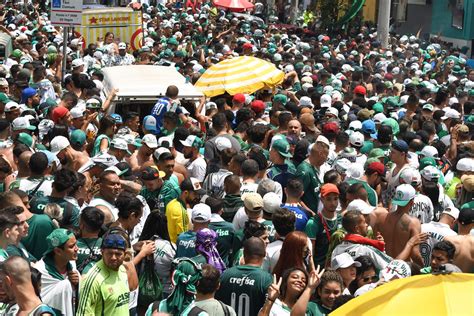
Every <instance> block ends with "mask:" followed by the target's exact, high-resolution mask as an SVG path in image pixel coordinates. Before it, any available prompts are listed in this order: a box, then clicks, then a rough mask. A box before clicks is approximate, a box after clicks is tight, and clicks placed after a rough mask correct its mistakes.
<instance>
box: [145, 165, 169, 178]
mask: <svg viewBox="0 0 474 316" xmlns="http://www.w3.org/2000/svg"><path fill="white" fill-rule="evenodd" d="M165 176H166V173H164V172H163V171H160V170H158V169H157V168H155V167H146V168H145V169H143V171H142V173H141V174H140V177H141V179H142V180H145V181H150V180H156V179H159V178H164V177H165Z"/></svg>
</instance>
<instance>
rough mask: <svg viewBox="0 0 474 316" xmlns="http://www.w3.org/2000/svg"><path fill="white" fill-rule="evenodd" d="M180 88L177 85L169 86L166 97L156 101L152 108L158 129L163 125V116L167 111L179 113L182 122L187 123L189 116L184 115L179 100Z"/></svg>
mask: <svg viewBox="0 0 474 316" xmlns="http://www.w3.org/2000/svg"><path fill="white" fill-rule="evenodd" d="M178 94H179V89H178V87H176V86H168V88H167V89H166V94H165V96H164V97H162V98H159V99H158V101H156V104H155V106H154V107H153V109H152V110H151V115H152V116H153V117H154V118H155V119H156V130H157V131H159V130H160V129H161V127H162V126H163V117H164V115H165V113H166V112H175V113H176V114H178V116H179V118H180V119H181V122H182V123H183V124H185V123H186V121H187V120H188V118H187V117H186V115H184V112H183V108H182V107H181V105H180V103H179V101H178Z"/></svg>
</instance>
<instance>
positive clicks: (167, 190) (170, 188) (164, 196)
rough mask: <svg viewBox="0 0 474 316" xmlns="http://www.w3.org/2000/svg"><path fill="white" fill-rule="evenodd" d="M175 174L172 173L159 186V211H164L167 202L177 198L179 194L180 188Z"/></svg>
mask: <svg viewBox="0 0 474 316" xmlns="http://www.w3.org/2000/svg"><path fill="white" fill-rule="evenodd" d="M175 178H176V176H175V175H172V176H171V177H170V178H169V179H168V180H165V182H163V186H162V187H161V190H160V194H159V196H158V201H159V203H158V206H157V208H159V209H160V212H161V213H163V214H164V213H165V210H166V206H167V205H168V203H169V202H171V201H172V200H174V199H177V198H178V197H179V196H180V195H181V189H180V188H179V184H178V179H177V178H176V180H175ZM152 210H153V209H152Z"/></svg>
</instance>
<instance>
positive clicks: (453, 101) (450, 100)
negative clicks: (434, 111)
mask: <svg viewBox="0 0 474 316" xmlns="http://www.w3.org/2000/svg"><path fill="white" fill-rule="evenodd" d="M454 103H459V100H458V98H456V97H452V98H449V105H453V104H454Z"/></svg>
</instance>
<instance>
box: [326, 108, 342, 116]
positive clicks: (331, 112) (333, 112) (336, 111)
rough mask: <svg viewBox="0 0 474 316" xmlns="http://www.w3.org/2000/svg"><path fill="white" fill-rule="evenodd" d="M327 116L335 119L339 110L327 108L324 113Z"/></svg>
mask: <svg viewBox="0 0 474 316" xmlns="http://www.w3.org/2000/svg"><path fill="white" fill-rule="evenodd" d="M328 114H331V115H334V116H335V117H338V116H339V110H338V109H336V108H328V109H327V110H326V112H325V115H328Z"/></svg>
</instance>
